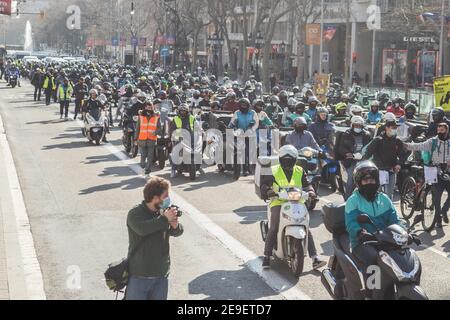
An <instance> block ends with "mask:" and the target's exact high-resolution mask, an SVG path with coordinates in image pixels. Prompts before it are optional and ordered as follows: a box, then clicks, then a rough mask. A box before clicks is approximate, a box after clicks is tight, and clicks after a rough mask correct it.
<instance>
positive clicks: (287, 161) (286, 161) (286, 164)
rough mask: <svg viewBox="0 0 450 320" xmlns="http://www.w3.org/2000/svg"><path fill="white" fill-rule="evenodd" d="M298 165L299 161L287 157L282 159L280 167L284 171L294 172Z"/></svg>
mask: <svg viewBox="0 0 450 320" xmlns="http://www.w3.org/2000/svg"><path fill="white" fill-rule="evenodd" d="M296 163H297V159H294V158H291V157H286V158H283V159H280V165H281V167H282V168H283V170H292V169H293V168H294V166H295V165H296Z"/></svg>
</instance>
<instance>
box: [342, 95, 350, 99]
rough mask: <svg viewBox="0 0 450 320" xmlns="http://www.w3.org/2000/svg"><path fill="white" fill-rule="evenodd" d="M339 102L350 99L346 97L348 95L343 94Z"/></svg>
mask: <svg viewBox="0 0 450 320" xmlns="http://www.w3.org/2000/svg"><path fill="white" fill-rule="evenodd" d="M341 100H350V97H349V96H348V94H343V95H342V97H341Z"/></svg>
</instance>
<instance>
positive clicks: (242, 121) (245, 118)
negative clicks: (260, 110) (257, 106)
mask: <svg viewBox="0 0 450 320" xmlns="http://www.w3.org/2000/svg"><path fill="white" fill-rule="evenodd" d="M235 117H236V120H235V121H234V122H235V123H231V124H230V127H233V126H234V127H236V128H237V129H241V130H244V131H247V130H248V129H250V128H252V127H254V126H255V125H256V121H255V118H256V112H255V111H253V110H249V112H248V113H243V112H241V111H236V113H235Z"/></svg>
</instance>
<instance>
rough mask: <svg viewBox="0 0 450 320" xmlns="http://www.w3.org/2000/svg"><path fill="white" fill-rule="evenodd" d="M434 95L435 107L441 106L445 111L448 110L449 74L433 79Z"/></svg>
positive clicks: (449, 96)
mask: <svg viewBox="0 0 450 320" xmlns="http://www.w3.org/2000/svg"><path fill="white" fill-rule="evenodd" d="M434 97H435V99H436V100H435V102H436V107H442V108H443V109H444V111H445V112H446V113H447V112H450V76H445V77H440V78H436V79H435V80H434Z"/></svg>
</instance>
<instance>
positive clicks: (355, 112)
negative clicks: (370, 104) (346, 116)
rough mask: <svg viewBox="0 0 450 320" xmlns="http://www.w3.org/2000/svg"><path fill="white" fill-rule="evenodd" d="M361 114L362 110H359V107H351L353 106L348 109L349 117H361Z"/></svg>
mask: <svg viewBox="0 0 450 320" xmlns="http://www.w3.org/2000/svg"><path fill="white" fill-rule="evenodd" d="M362 112H363V108H361V107H360V106H358V105H353V106H352V107H351V108H350V115H351V116H357V115H361V114H362Z"/></svg>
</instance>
